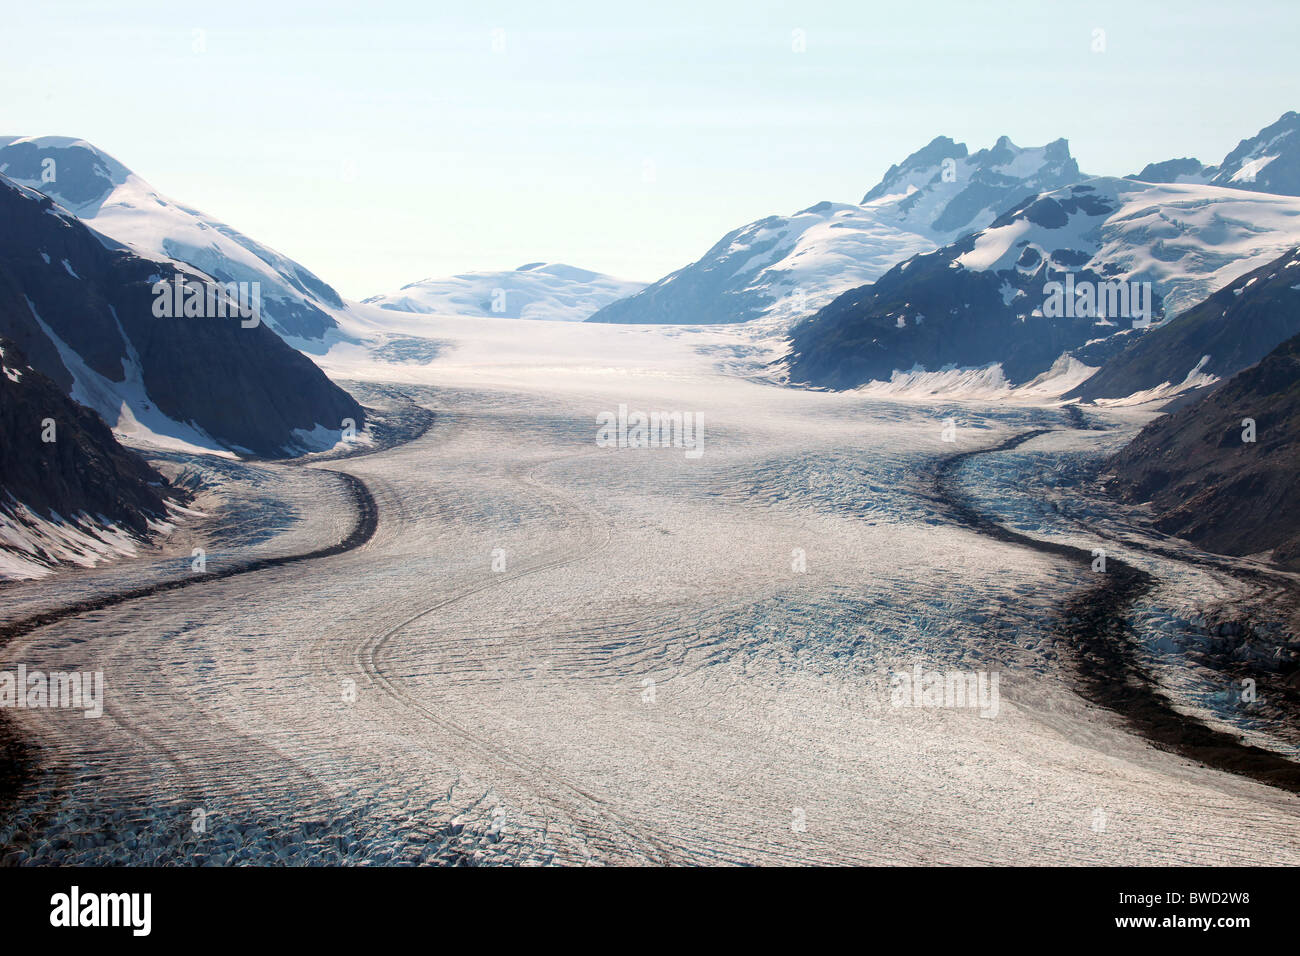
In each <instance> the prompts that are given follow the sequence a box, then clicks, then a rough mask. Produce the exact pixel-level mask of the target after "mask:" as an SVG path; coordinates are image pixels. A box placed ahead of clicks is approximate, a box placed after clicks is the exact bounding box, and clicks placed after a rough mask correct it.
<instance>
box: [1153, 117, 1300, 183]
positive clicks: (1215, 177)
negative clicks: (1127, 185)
mask: <svg viewBox="0 0 1300 956" xmlns="http://www.w3.org/2000/svg"><path fill="white" fill-rule="evenodd" d="M1128 178H1130V179H1139V180H1142V181H1143V182H1148V183H1208V184H1209V185H1212V186H1223V187H1226V188H1229V189H1245V190H1249V191H1251V192H1261V193H1279V194H1282V195H1285V196H1300V113H1295V112H1290V113H1284V114H1282V117H1281V118H1280V119H1279V120H1278V121H1277V122H1276V123H1273V124H1272V125H1271V126H1266V127H1264V129H1262V130H1260V131H1259V133H1257V134H1256V135H1254V136H1251V137H1250V138H1249V139H1243V140H1242V141H1241V142H1240V143H1238V144H1237V146H1236V148H1235V149H1233V150H1232V152H1230V153H1228V155H1227V156H1225V157H1224V158H1223V162H1221V163H1219V165H1217V166H1205V165H1202V164H1201V162H1200V161H1199V160H1196V159H1187V158H1184V159H1170V160H1166V161H1164V162H1162V163H1151V164H1150V165H1148V166H1147V167H1146V168H1144V169H1143V170H1142V172H1140V173H1138V174H1136V175H1134V176H1130V177H1128Z"/></svg>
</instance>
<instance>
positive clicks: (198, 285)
mask: <svg viewBox="0 0 1300 956" xmlns="http://www.w3.org/2000/svg"><path fill="white" fill-rule="evenodd" d="M178 274H179V275H180V276H181V277H182V278H183V280H184V281H185V282H186V283H188V284H189V285H190V286H191V287H192V288H194V289H195V290H196V291H202V290H203V289H204V288H205V287H208V288H213V287H215V283H214V280H213V279H212V277H210V276H207V275H204V274H203V273H201V272H198V271H197V270H194V269H192V268H190V267H189V266H178V265H177V264H176V263H175V262H172V261H163V262H159V261H155V260H152V259H146V258H143V257H141V256H138V255H136V254H135V253H134V252H132V251H129V250H126V249H115V248H110V247H109V246H107V245H105V244H104V243H103V242H102V241H101V237H100V236H98V235H97V234H96V233H95V232H94V231H93V230H91V229H90V228H88V227H87V226H86V225H85V223H83V222H82V221H81V220H80V219H79V218H77V217H76V216H74V215H73V214H72V213H71V212H69V211H68V210H66V209H64V208H62V207H61V206H59V205H58V204H57V203H55V202H54V200H52V199H51V198H50V197H49V196H47V195H45V194H43V193H39V192H36V191H35V190H31V189H28V188H26V187H25V186H20V185H18V184H17V183H14V182H12V181H11V180H9V179H8V178H7V177H5V176H4V175H2V174H0V336H4V337H6V338H8V339H10V340H12V341H13V342H14V343H15V344H16V345H17V346H18V348H19V349H21V351H22V352H23V353H24V354H25V355H26V357H27V360H28V361H29V362H30V363H31V365H32V367H34V368H36V369H38V370H39V371H40V372H41V373H43V374H44V375H45V376H47V377H49V378H50V379H52V380H53V381H54V382H55V383H56V384H57V385H58V386H59V388H61V389H62V390H63V392H64V394H66V395H68V396H70V397H71V398H72V399H73V400H75V401H76V402H78V403H79V404H80V405H82V406H84V407H86V408H89V409H92V410H93V411H95V412H97V413H99V415H100V416H101V417H102V418H103V419H104V420H105V421H106V422H107V423H108V424H109V425H110V426H111V427H112V428H114V429H115V430H116V431H117V432H118V433H119V434H123V435H129V436H133V437H135V438H137V439H140V440H142V441H148V442H150V443H153V444H157V445H163V446H166V447H188V448H200V449H213V450H221V449H227V450H230V451H234V452H239V453H252V454H256V455H263V456H282V455H293V454H299V453H301V452H305V451H317V450H320V449H323V448H329V447H331V446H332V445H334V444H335V443H336V442H337V441H338V440H339V438H340V437H341V432H342V430H343V429H344V428H345V427H346V425H345V423H344V419H347V418H351V419H352V420H353V422H354V423H355V426H356V427H357V428H358V429H360V428H361V427H362V425H363V421H364V414H363V411H362V409H361V407H360V406H359V405H358V404H357V402H356V401H355V400H354V399H353V398H352V397H351V396H350V395H348V394H347V393H346V392H344V391H343V390H342V389H341V388H339V387H338V386H337V385H335V384H334V383H333V382H331V381H330V380H329V379H328V378H326V377H325V375H324V373H323V372H321V370H320V369H319V368H317V367H316V366H315V365H314V364H313V363H312V361H311V360H310V359H309V358H307V356H305V355H303V354H302V353H301V352H299V351H296V350H295V349H293V348H291V347H290V346H289V345H288V344H286V343H285V342H284V341H283V340H282V339H280V338H279V337H278V336H277V335H276V334H275V333H274V332H272V331H271V329H270V328H269V327H268V326H266V325H265V324H260V323H259V324H253V325H245V322H244V319H243V318H242V317H241V316H239V315H237V314H229V313H227V312H226V310H225V309H224V308H223V309H222V310H220V312H218V310H216V309H213V310H212V311H211V313H209V312H207V311H206V310H204V311H203V312H202V315H182V314H178V313H173V316H169V317H163V316H161V315H160V310H159V309H158V306H159V303H160V301H162V300H163V298H170V297H169V296H167V297H160V296H159V295H158V294H156V293H157V291H158V283H159V282H160V281H161V282H164V283H168V284H169V288H171V289H174V288H176V285H177V284H176V281H175V280H176V277H177V275H178ZM197 298H198V297H197V296H196V299H197ZM5 452H6V453H7V452H8V449H5Z"/></svg>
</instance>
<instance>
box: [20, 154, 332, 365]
mask: <svg viewBox="0 0 1300 956" xmlns="http://www.w3.org/2000/svg"><path fill="white" fill-rule="evenodd" d="M0 173H3V174H4V175H5V176H7V177H9V178H10V179H11V180H13V181H15V182H17V183H20V184H22V185H24V186H28V187H30V188H32V189H36V190H38V191H40V192H43V193H45V194H46V195H47V196H49V197H50V198H51V199H53V200H54V201H55V202H57V203H59V205H61V206H63V207H64V208H65V209H67V210H69V211H70V212H72V213H73V214H75V215H76V216H77V217H78V218H80V219H82V220H83V221H85V222H86V223H87V224H89V225H91V226H92V227H93V228H94V230H95V232H97V233H99V234H100V235H101V236H103V237H105V239H104V241H105V243H106V244H107V245H109V246H114V245H116V244H118V243H120V244H121V245H123V246H125V247H127V248H129V249H131V250H132V251H133V252H135V253H137V254H138V255H140V256H143V257H145V258H148V259H154V260H167V259H170V260H172V261H174V262H178V263H184V264H186V265H190V266H193V267H194V268H195V269H197V270H199V271H200V272H202V273H204V274H206V275H209V276H211V277H213V278H214V279H217V280H219V281H221V282H258V283H260V284H261V315H262V319H263V321H265V322H267V323H268V324H269V325H270V326H271V327H272V329H274V330H275V331H276V332H277V333H278V334H279V335H280V336H281V337H282V338H284V339H285V340H286V341H288V342H289V343H290V344H291V345H293V346H294V347H296V348H300V349H303V350H304V351H308V352H313V353H320V352H324V351H325V349H326V348H328V346H329V344H330V343H331V342H333V341H336V340H338V339H339V338H340V337H342V333H340V332H339V328H338V324H339V319H341V318H346V316H347V307H346V305H345V304H344V302H343V299H342V298H341V297H340V296H339V294H338V293H337V292H335V291H334V290H333V289H332V288H330V286H329V285H327V284H326V283H325V282H323V281H321V280H320V279H319V278H317V277H316V276H315V275H313V274H312V273H311V272H309V271H308V270H307V269H305V268H303V267H302V266H300V265H299V264H298V263H296V262H294V261H293V260H291V259H288V258H286V257H285V256H282V255H280V254H279V253H278V252H275V251H274V250H273V249H269V248H267V247H266V246H263V245H261V244H260V243H258V242H255V241H254V240H252V239H250V238H248V237H247V236H245V235H243V234H242V233H240V232H238V231H237V230H235V229H232V228H231V227H230V226H228V225H226V224H225V223H222V222H220V221H218V220H216V219H213V218H212V217H210V216H206V215H204V214H203V213H201V212H199V211H198V210H197V209H192V208H190V207H189V206H186V205H184V204H182V203H179V202H177V201H175V200H173V199H169V198H167V197H165V196H162V195H160V194H159V193H158V192H157V191H156V190H155V189H153V187H151V186H150V185H149V184H148V183H147V182H145V181H144V180H143V179H141V178H140V177H139V176H137V175H136V174H135V173H133V172H132V171H131V170H129V169H127V168H126V167H125V166H123V165H122V164H121V163H120V162H118V161H117V160H116V159H114V158H113V157H112V156H109V155H108V154H107V153H105V152H103V151H102V150H99V149H96V148H95V147H94V146H92V145H91V144H89V143H87V142H85V141H84V140H79V139H71V138H68V137H65V136H39V137H18V136H0Z"/></svg>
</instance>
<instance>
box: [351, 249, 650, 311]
mask: <svg viewBox="0 0 1300 956" xmlns="http://www.w3.org/2000/svg"><path fill="white" fill-rule="evenodd" d="M643 288H645V283H644V282H632V281H629V280H626V279H616V278H614V277H613V276H607V275H602V274H601V273H599V272H590V271H588V270H586V269H578V268H575V267H573V266H566V265H564V264H563V263H559V262H530V263H528V264H527V265H522V266H520V267H519V268H518V269H514V270H511V271H508V272H467V273H465V274H463V275H458V276H452V277H450V278H447V279H424V280H422V281H420V282H412V283H411V284H410V285H405V286H402V288H401V289H400V290H399V291H397V292H395V293H392V294H391V295H377V296H372V297H371V298H369V299H366V300H365V302H366V304H367V305H377V306H379V308H381V309H389V310H391V311H395V312H417V313H423V314H439V315H464V316H490V317H493V318H501V319H550V320H555V321H561V322H581V321H582V320H583V319H586V318H587V317H589V316H590V315H592V314H593V313H594V312H596V311H598V310H599V309H601V308H603V307H604V306H606V305H609V303H611V302H614V301H616V300H618V299H621V298H624V297H626V296H629V295H633V294H634V293H636V292H639V291H640V290H641V289H643Z"/></svg>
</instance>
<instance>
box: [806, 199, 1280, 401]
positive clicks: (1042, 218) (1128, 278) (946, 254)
mask: <svg viewBox="0 0 1300 956" xmlns="http://www.w3.org/2000/svg"><path fill="white" fill-rule="evenodd" d="M1297 242H1300V199H1297V198H1295V197H1290V196H1279V195H1272V194H1268V193H1259V192H1246V191H1244V190H1240V189H1228V188H1223V187H1217V186H1208V185H1192V184H1151V183H1143V182H1135V181H1133V180H1127V179H1113V178H1097V179H1091V180H1087V181H1086V182H1083V183H1078V184H1074V185H1071V186H1068V187H1065V188H1063V189H1057V190H1054V191H1052V192H1049V193H1045V194H1043V195H1041V196H1036V197H1031V198H1030V199H1027V200H1026V201H1024V202H1022V203H1020V204H1018V205H1017V206H1015V207H1014V208H1012V209H1011V210H1010V211H1008V212H1006V213H1005V214H1003V215H1002V216H999V217H998V219H997V220H996V221H995V222H994V223H993V224H992V225H991V226H989V227H988V228H986V229H982V230H980V231H979V232H976V233H973V234H971V235H968V236H965V237H963V238H961V239H959V240H958V241H956V242H954V243H951V244H949V245H947V246H945V247H943V248H942V249H939V250H937V251H935V252H933V253H927V254H922V255H918V256H915V257H913V258H912V259H909V260H907V261H906V262H904V263H901V264H900V265H898V266H896V267H895V268H893V269H892V270H890V271H889V273H887V274H886V275H885V276H883V277H881V278H880V279H879V280H877V281H876V282H875V283H874V284H873V285H870V286H865V287H862V288H859V289H855V290H852V291H850V292H848V293H845V294H844V295H843V296H841V297H840V298H839V299H837V300H835V301H834V302H832V303H831V304H830V305H828V306H827V307H826V308H825V309H823V310H822V311H821V312H819V313H817V314H816V315H814V316H812V317H810V318H808V319H807V320H805V321H804V322H801V323H800V324H799V325H797V326H796V327H795V328H794V329H792V332H791V338H792V351H791V354H790V356H789V359H788V363H789V371H790V377H791V380H792V381H796V382H804V383H810V384H818V385H826V386H831V387H837V388H848V387H854V386H857V385H861V384H863V383H865V382H869V381H873V380H877V381H888V380H890V379H891V378H893V377H895V376H896V375H904V374H909V373H916V372H919V371H928V372H938V371H943V370H950V369H953V368H966V369H969V368H979V367H983V366H993V365H997V366H999V367H1000V371H1001V374H1002V375H1004V376H1005V378H1006V380H1007V381H1008V382H1011V383H1013V384H1019V383H1023V382H1027V381H1029V380H1031V379H1033V378H1034V377H1036V376H1039V375H1042V374H1043V373H1045V372H1047V371H1048V370H1049V369H1051V368H1053V367H1054V366H1057V363H1058V360H1063V359H1064V353H1066V352H1071V351H1073V353H1074V358H1075V359H1076V360H1077V361H1081V362H1083V363H1084V364H1086V365H1090V366H1098V365H1100V364H1101V363H1102V361H1103V360H1104V359H1105V358H1107V357H1109V355H1110V354H1113V353H1114V352H1116V351H1118V350H1119V348H1120V347H1122V345H1123V344H1126V343H1127V342H1128V341H1129V340H1130V339H1129V337H1130V336H1132V335H1133V334H1135V332H1134V329H1135V327H1136V326H1140V325H1142V324H1143V321H1144V313H1148V314H1149V318H1150V320H1151V321H1152V322H1159V321H1160V320H1161V319H1164V318H1171V317H1172V316H1174V315H1176V314H1178V313H1179V312H1182V311H1184V310H1186V309H1188V308H1190V307H1192V306H1193V305H1195V304H1197V303H1198V302H1200V301H1202V300H1203V299H1205V298H1206V297H1208V296H1209V295H1210V294H1211V293H1212V292H1214V291H1215V290H1217V289H1219V288H1221V287H1222V286H1224V285H1226V284H1227V283H1229V282H1231V281H1232V280H1233V279H1235V278H1237V277H1238V276H1240V275H1242V274H1244V273H1246V272H1249V271H1250V270H1252V269H1255V268H1258V267H1260V266H1262V265H1264V264H1266V263H1268V262H1269V261H1270V260H1272V259H1274V258H1276V257H1277V256H1278V255H1280V254H1281V253H1283V252H1284V251H1286V250H1287V249H1289V248H1291V247H1293V246H1295V245H1296V244H1297ZM1090 305H1091V306H1092V307H1093V309H1092V310H1090V309H1089V308H1088V307H1089V306H1090ZM1135 319H1136V320H1137V321H1135ZM1113 336H1117V338H1114V339H1112V337H1113Z"/></svg>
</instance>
